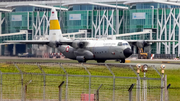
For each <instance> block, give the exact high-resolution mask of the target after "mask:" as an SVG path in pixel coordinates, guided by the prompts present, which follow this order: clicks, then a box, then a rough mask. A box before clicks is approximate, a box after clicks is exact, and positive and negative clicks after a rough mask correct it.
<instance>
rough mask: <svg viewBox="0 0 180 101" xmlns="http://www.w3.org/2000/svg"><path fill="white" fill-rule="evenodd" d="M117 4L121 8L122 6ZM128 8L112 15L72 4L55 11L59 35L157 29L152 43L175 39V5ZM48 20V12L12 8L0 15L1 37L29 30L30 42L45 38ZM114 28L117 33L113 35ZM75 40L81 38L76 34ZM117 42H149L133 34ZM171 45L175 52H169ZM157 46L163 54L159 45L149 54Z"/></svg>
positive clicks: (19, 37) (106, 9)
mask: <svg viewBox="0 0 180 101" xmlns="http://www.w3.org/2000/svg"><path fill="white" fill-rule="evenodd" d="M113 5H115V4H113ZM118 5H120V6H124V5H122V4H118ZM129 8H130V9H129V10H118V12H116V10H115V8H111V7H103V6H98V5H90V4H84V5H83V4H81V5H73V6H72V7H71V8H70V9H69V11H61V13H60V12H59V11H58V18H60V17H61V22H60V24H61V29H62V32H63V33H72V32H78V31H79V30H80V29H88V30H90V34H88V37H95V35H105V34H106V35H115V34H123V33H132V32H141V31H143V29H157V32H154V33H152V39H153V40H157V39H160V40H168V39H172V40H179V32H180V30H179V29H180V28H179V26H178V22H177V21H179V20H178V19H179V18H180V17H179V13H180V11H179V6H174V5H168V4H161V3H138V4H134V5H133V6H130V7H129ZM116 13H118V20H119V22H117V21H116ZM49 17H50V9H45V8H38V7H16V9H15V10H14V12H11V13H2V18H5V20H4V22H3V23H2V34H5V33H14V32H19V31H20V30H32V33H33V34H32V35H29V36H28V39H30V40H31V39H33V38H34V36H43V35H44V33H45V34H46V35H48V33H49V32H48V29H49V24H48V20H49ZM72 17H75V18H72ZM120 22H121V23H120ZM117 25H118V33H117V32H116V28H117ZM172 33H173V35H174V36H173V35H172ZM172 36H173V37H172ZM76 37H82V36H81V35H77V36H76ZM96 37H98V36H96ZM173 38H174V39H173ZM117 39H124V40H142V39H143V40H149V39H150V35H149V34H144V35H133V36H126V37H119V38H117ZM4 40H25V36H24V35H16V36H6V37H0V42H1V43H2V42H3V41H4ZM167 45H169V47H171V49H170V54H178V50H179V47H174V46H177V43H175V44H174V46H173V43H172V42H171V43H167ZM172 46H173V47H174V51H175V52H173V48H172ZM157 47H160V53H161V54H165V53H167V50H166V49H167V46H165V45H164V44H163V43H161V45H160V46H158V45H157V44H154V43H153V44H152V50H151V52H152V53H156V52H157Z"/></svg>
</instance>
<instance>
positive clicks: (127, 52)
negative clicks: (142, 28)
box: [123, 48, 132, 58]
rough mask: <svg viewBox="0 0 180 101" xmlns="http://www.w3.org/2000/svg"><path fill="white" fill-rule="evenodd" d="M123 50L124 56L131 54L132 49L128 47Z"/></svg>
mask: <svg viewBox="0 0 180 101" xmlns="http://www.w3.org/2000/svg"><path fill="white" fill-rule="evenodd" d="M123 52H124V56H125V57H126V58H127V57H129V56H131V55H132V50H131V49H130V48H126V49H125V50H124V51H123Z"/></svg>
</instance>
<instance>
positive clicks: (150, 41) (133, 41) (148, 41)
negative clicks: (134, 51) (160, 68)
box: [125, 40, 178, 43]
mask: <svg viewBox="0 0 180 101" xmlns="http://www.w3.org/2000/svg"><path fill="white" fill-rule="evenodd" d="M125 41H127V42H129V43H135V42H139V41H144V42H147V43H155V42H178V41H177V40H125Z"/></svg>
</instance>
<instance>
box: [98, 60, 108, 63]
mask: <svg viewBox="0 0 180 101" xmlns="http://www.w3.org/2000/svg"><path fill="white" fill-rule="evenodd" d="M105 61H106V60H97V63H105Z"/></svg>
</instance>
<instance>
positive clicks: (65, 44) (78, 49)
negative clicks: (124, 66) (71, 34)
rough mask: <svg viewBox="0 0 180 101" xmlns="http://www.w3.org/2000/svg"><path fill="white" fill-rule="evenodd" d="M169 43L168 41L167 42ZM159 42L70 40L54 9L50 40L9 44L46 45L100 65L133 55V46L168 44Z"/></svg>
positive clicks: (51, 18) (14, 41)
mask: <svg viewBox="0 0 180 101" xmlns="http://www.w3.org/2000/svg"><path fill="white" fill-rule="evenodd" d="M167 41H168V40H167ZM167 41H164V40H163V41H161V40H160V41H158V40H141V41H138V40H134V41H133V40H129V42H128V41H126V40H70V39H67V38H66V37H63V35H62V32H61V28H60V24H59V22H58V18H57V12H56V9H54V8H52V10H51V16H50V27H49V38H48V40H12V41H5V42H8V43H23V44H46V45H48V46H50V47H55V48H57V49H58V50H59V51H60V52H61V53H63V55H64V56H65V57H66V58H69V59H73V60H77V61H78V62H86V61H87V60H96V61H97V62H98V63H104V62H105V61H106V60H121V61H120V62H121V63H125V59H126V58H128V57H129V56H131V55H132V50H131V46H130V45H129V44H133V45H136V46H137V47H144V46H147V45H149V44H151V43H152V42H167Z"/></svg>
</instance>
